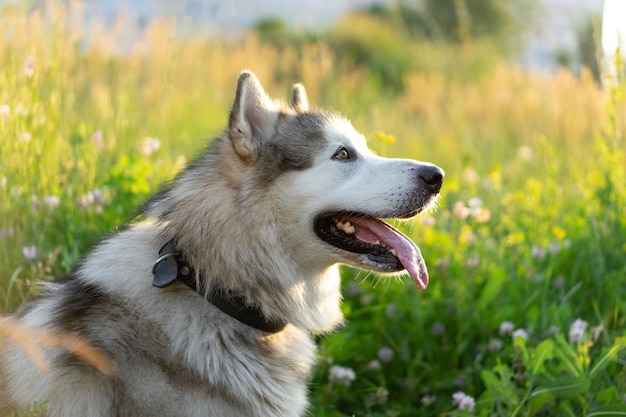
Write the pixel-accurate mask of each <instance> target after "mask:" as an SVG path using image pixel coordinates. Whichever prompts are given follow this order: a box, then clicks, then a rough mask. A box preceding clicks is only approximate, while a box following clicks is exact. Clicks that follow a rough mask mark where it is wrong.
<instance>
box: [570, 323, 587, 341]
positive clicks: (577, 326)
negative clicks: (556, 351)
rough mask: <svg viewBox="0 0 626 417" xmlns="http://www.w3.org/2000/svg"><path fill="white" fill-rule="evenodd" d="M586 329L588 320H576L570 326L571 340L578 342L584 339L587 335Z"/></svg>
mask: <svg viewBox="0 0 626 417" xmlns="http://www.w3.org/2000/svg"><path fill="white" fill-rule="evenodd" d="M585 330H587V322H586V321H584V320H581V319H576V320H574V323H572V326H571V327H570V328H569V340H570V342H572V343H578V342H580V341H581V340H583V337H584V336H585Z"/></svg>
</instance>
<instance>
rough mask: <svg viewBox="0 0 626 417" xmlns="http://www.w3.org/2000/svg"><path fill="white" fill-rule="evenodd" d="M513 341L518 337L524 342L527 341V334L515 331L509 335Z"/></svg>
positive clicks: (519, 330)
mask: <svg viewBox="0 0 626 417" xmlns="http://www.w3.org/2000/svg"><path fill="white" fill-rule="evenodd" d="M511 336H512V338H513V341H514V342H515V340H517V338H518V337H521V338H522V339H524V340H527V339H528V332H527V331H526V330H524V329H517V330H515V331H514V332H513V333H512V334H511Z"/></svg>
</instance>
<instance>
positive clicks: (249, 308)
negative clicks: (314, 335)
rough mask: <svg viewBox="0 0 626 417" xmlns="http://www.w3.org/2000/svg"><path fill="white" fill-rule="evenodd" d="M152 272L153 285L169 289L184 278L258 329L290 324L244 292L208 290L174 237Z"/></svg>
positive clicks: (275, 329)
mask: <svg viewBox="0 0 626 417" xmlns="http://www.w3.org/2000/svg"><path fill="white" fill-rule="evenodd" d="M152 274H153V275H154V278H153V281H152V285H153V286H155V287H157V288H165V287H168V286H170V285H172V284H173V283H174V282H176V281H181V282H183V283H184V284H186V285H187V286H188V287H189V288H191V289H192V290H194V291H195V292H196V293H198V294H199V295H200V296H202V297H204V298H205V299H206V300H207V301H208V302H209V303H211V304H213V305H214V306H215V307H217V308H219V309H220V310H222V311H223V312H224V313H226V314H228V315H229V316H231V317H233V318H235V319H237V320H239V321H240V322H242V323H244V324H247V325H248V326H250V327H253V328H255V329H258V330H262V331H264V332H268V333H278V332H280V331H281V330H282V329H284V328H285V326H286V325H287V323H286V322H284V321H282V320H280V321H273V320H268V319H267V318H266V317H265V315H264V314H263V313H262V312H261V310H260V309H259V308H258V307H256V306H254V305H251V304H250V303H248V302H246V299H245V298H244V297H243V296H242V295H241V294H236V293H233V292H232V291H229V290H225V289H220V288H217V289H213V290H212V291H208V292H207V291H206V288H204V282H205V280H204V279H202V277H200V280H199V285H197V284H196V273H195V271H194V269H193V267H192V266H191V265H189V264H188V263H187V261H186V260H185V258H184V256H183V254H181V253H180V252H179V251H177V250H176V245H175V241H174V240H170V241H169V242H167V243H166V244H165V245H163V247H162V248H161V250H159V257H158V259H157V260H156V261H155V262H154V265H153V266H152ZM205 294H206V295H205Z"/></svg>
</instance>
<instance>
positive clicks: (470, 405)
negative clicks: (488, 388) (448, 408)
mask: <svg viewBox="0 0 626 417" xmlns="http://www.w3.org/2000/svg"><path fill="white" fill-rule="evenodd" d="M452 405H454V406H456V408H457V409H459V410H467V411H469V412H470V413H473V412H474V408H475V407H476V400H474V398H473V397H471V396H469V395H467V394H466V393H464V392H463V391H459V392H455V393H454V394H452Z"/></svg>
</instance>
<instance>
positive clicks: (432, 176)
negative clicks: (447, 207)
mask: <svg viewBox="0 0 626 417" xmlns="http://www.w3.org/2000/svg"><path fill="white" fill-rule="evenodd" d="M418 175H419V179H420V180H421V181H422V183H423V184H424V186H425V187H426V188H427V189H428V191H430V192H432V193H438V192H439V190H441V184H443V177H444V176H445V172H443V169H441V168H439V167H438V166H436V165H425V166H423V167H421V168H420V169H419V172H418Z"/></svg>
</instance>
